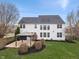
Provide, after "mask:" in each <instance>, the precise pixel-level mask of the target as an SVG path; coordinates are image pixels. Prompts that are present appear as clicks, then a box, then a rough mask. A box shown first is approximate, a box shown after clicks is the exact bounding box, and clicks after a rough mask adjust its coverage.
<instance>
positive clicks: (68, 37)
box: [65, 36, 74, 42]
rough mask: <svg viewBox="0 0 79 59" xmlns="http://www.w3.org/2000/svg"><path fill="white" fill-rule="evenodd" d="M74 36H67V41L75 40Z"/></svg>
mask: <svg viewBox="0 0 79 59" xmlns="http://www.w3.org/2000/svg"><path fill="white" fill-rule="evenodd" d="M73 40H74V38H73V37H72V36H66V39H65V41H66V42H73Z"/></svg>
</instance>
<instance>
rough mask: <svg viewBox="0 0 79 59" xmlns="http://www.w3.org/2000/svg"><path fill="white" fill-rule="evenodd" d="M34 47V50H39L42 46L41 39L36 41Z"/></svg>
mask: <svg viewBox="0 0 79 59" xmlns="http://www.w3.org/2000/svg"><path fill="white" fill-rule="evenodd" d="M34 47H35V49H36V50H41V49H42V48H43V44H42V41H36V42H35V44H34Z"/></svg>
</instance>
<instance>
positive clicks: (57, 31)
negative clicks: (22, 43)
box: [19, 15, 65, 40]
mask: <svg viewBox="0 0 79 59" xmlns="http://www.w3.org/2000/svg"><path fill="white" fill-rule="evenodd" d="M19 26H20V34H21V33H22V34H23V35H24V34H26V33H36V35H37V39H38V40H39V39H45V40H65V22H64V21H63V20H62V19H61V17H60V16H59V15H40V16H38V17H23V18H22V19H21V20H20V22H19ZM30 35H31V34H30Z"/></svg>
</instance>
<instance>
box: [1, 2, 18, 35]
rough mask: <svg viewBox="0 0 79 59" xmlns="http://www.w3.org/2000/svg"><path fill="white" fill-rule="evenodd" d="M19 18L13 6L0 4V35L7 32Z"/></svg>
mask: <svg viewBox="0 0 79 59" xmlns="http://www.w3.org/2000/svg"><path fill="white" fill-rule="evenodd" d="M18 18H19V12H18V9H17V8H16V6H15V5H14V4H10V3H0V34H3V35H5V34H6V33H7V32H9V30H8V28H9V27H10V26H11V25H12V24H14V23H15V22H16V21H17V20H18Z"/></svg>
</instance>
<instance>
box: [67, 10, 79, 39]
mask: <svg viewBox="0 0 79 59" xmlns="http://www.w3.org/2000/svg"><path fill="white" fill-rule="evenodd" d="M78 21H79V10H76V11H75V12H74V11H72V12H70V13H69V14H68V15H67V23H68V27H67V28H66V29H67V31H66V32H67V33H68V34H69V35H68V36H70V39H71V40H72V39H75V37H76V33H77V30H78V28H77V26H76V24H77V23H78Z"/></svg>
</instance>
